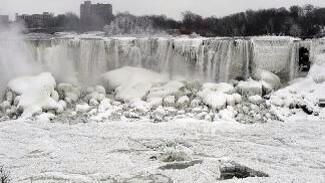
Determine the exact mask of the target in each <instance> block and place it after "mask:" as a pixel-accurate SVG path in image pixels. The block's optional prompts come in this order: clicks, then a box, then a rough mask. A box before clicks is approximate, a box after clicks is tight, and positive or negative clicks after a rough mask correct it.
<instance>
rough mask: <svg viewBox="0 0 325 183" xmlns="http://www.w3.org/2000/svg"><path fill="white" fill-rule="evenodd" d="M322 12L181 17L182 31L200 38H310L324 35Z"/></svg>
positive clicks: (296, 10)
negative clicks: (194, 33) (258, 36)
mask: <svg viewBox="0 0 325 183" xmlns="http://www.w3.org/2000/svg"><path fill="white" fill-rule="evenodd" d="M324 26H325V8H316V7H314V6H312V5H306V6H304V7H300V6H292V7H290V8H289V9H286V8H278V9H275V8H272V9H264V10H258V11H253V10H247V11H246V12H241V13H236V14H233V15H229V16H226V17H223V18H216V17H207V18H203V17H201V16H200V15H197V14H194V13H192V12H185V13H183V20H182V22H181V29H183V30H185V31H187V32H196V33H198V34H200V35H203V36H255V35H290V36H297V37H313V36H317V35H319V34H320V33H321V32H322V31H324Z"/></svg>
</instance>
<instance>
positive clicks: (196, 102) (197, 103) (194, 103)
mask: <svg viewBox="0 0 325 183" xmlns="http://www.w3.org/2000/svg"><path fill="white" fill-rule="evenodd" d="M200 104H201V100H200V99H199V98H195V99H193V100H192V102H191V105H190V107H191V108H196V107H199V106H200Z"/></svg>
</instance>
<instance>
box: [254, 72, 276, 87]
mask: <svg viewBox="0 0 325 183" xmlns="http://www.w3.org/2000/svg"><path fill="white" fill-rule="evenodd" d="M253 79H255V80H257V81H263V82H265V83H268V84H269V86H270V87H271V88H272V90H277V89H279V88H280V87H281V80H280V78H279V77H278V76H277V75H276V74H274V73H272V72H270V71H267V70H263V69H256V70H255V71H254V72H253Z"/></svg>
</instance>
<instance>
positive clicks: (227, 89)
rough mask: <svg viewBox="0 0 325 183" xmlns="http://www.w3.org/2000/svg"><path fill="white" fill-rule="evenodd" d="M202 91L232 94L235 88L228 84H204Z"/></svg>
mask: <svg viewBox="0 0 325 183" xmlns="http://www.w3.org/2000/svg"><path fill="white" fill-rule="evenodd" d="M202 90H203V91H204V90H208V91H215V92H221V93H225V94H232V93H234V92H235V88H234V86H233V85H232V84H229V83H204V84H203V86H202Z"/></svg>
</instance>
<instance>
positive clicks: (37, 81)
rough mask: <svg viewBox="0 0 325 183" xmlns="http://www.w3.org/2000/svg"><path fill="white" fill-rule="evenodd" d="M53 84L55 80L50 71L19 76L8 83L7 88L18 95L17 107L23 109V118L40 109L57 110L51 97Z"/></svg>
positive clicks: (54, 84)
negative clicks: (35, 74)
mask: <svg viewBox="0 0 325 183" xmlns="http://www.w3.org/2000/svg"><path fill="white" fill-rule="evenodd" d="M55 86H56V83H55V80H54V78H53V76H52V75H51V74H50V73H42V74H39V75H37V76H28V77H20V78H16V79H13V80H11V81H9V83H8V88H9V89H11V90H12V91H14V92H16V93H17V94H18V95H20V98H19V103H18V108H21V109H22V110H23V114H22V115H21V117H23V118H27V117H31V116H32V115H33V114H35V113H39V112H41V111H42V110H57V109H58V106H59V104H58V103H57V102H56V100H55V99H53V98H52V97H51V94H52V93H54V88H55Z"/></svg>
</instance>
